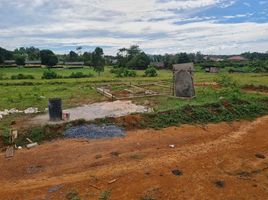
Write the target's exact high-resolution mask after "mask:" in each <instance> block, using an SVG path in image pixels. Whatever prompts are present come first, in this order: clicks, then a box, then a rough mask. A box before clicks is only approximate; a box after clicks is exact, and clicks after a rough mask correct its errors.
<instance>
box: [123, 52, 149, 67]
mask: <svg viewBox="0 0 268 200" xmlns="http://www.w3.org/2000/svg"><path fill="white" fill-rule="evenodd" d="M149 64H150V59H149V57H148V56H147V55H146V54H145V53H144V52H142V53H139V54H137V55H135V56H134V57H133V58H132V59H131V60H130V61H129V62H128V63H127V67H129V68H132V69H146V68H147V67H148V65H149Z"/></svg>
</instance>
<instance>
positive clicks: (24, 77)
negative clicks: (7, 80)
mask: <svg viewBox="0 0 268 200" xmlns="http://www.w3.org/2000/svg"><path fill="white" fill-rule="evenodd" d="M11 79H12V80H22V79H34V76H33V75H24V74H18V75H12V76H11Z"/></svg>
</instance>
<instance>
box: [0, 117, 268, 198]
mask: <svg viewBox="0 0 268 200" xmlns="http://www.w3.org/2000/svg"><path fill="white" fill-rule="evenodd" d="M169 145H175V148H172V147H170V146H169ZM255 154H257V156H256V155H255ZM264 157H265V158H264ZM172 171H173V172H172ZM108 182H110V184H109V183H108ZM0 185H1V187H0V199H3V200H4V199H5V200H9V199H22V200H32V199H34V200H37V199H40V200H41V199H46V200H48V199H67V197H70V194H71V192H72V193H74V191H76V192H77V193H78V195H79V196H80V197H81V199H84V200H85V199H86V200H87V199H99V197H100V194H101V193H103V192H104V191H110V198H109V199H112V200H113V199H120V200H121V199H122V200H131V199H133V200H140V199H144V200H145V199H147V200H152V199H156V200H158V199H164V200H169V199H170V200H178V199H179V200H181V199H197V200H202V199H213V200H217V199H224V200H227V199H228V200H240V199H241V200H242V199H243V200H246V199H254V200H255V199H260V200H265V199H268V116H265V117H262V118H259V119H257V120H255V121H253V122H248V121H244V122H234V123H231V124H227V123H220V124H216V125H215V124H210V125H206V126H192V125H184V126H181V127H179V128H178V127H170V128H166V129H163V130H137V131H130V132H127V136H126V137H125V138H115V139H109V140H89V141H85V140H59V141H54V142H51V143H46V144H43V145H40V146H38V147H36V148H34V149H30V150H26V149H24V150H19V151H16V152H15V156H14V157H13V158H12V159H10V160H7V159H5V158H4V154H3V153H1V154H0ZM107 193H108V192H107Z"/></svg>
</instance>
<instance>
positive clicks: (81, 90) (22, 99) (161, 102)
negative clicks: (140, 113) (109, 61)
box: [0, 67, 268, 146]
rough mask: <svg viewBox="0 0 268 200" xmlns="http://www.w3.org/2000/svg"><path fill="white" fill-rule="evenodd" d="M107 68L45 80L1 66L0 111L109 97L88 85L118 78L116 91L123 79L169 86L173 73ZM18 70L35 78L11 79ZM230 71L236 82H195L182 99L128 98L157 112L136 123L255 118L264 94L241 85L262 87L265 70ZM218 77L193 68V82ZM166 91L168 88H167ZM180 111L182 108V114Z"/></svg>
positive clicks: (6, 122)
mask: <svg viewBox="0 0 268 200" xmlns="http://www.w3.org/2000/svg"><path fill="white" fill-rule="evenodd" d="M110 69H111V68H110V67H106V68H105V71H104V72H103V73H101V76H98V75H97V73H95V72H94V71H93V70H92V69H91V68H85V69H54V70H55V71H56V72H57V73H58V74H59V75H62V76H68V75H70V74H71V73H72V72H83V73H84V74H87V73H91V74H93V75H94V76H93V77H91V78H78V79H70V78H62V79H51V80H43V79H41V77H42V74H43V72H44V70H45V69H24V68H21V69H17V68H9V69H3V68H1V69H0V75H1V77H2V78H3V80H0V95H1V98H0V110H4V109H11V108H16V109H20V110H22V109H26V108H28V107H37V108H39V110H40V111H43V110H44V109H45V108H47V104H48V99H49V98H54V97H59V98H62V100H63V108H68V107H74V106H78V105H83V104H90V103H93V102H100V101H108V99H107V98H105V97H104V96H103V95H100V94H99V93H97V92H96V91H95V89H93V88H92V86H94V85H95V84H102V83H104V84H111V83H116V84H117V86H113V88H114V89H115V90H118V89H119V88H121V86H120V84H121V83H122V84H125V83H130V82H131V83H135V84H142V83H148V82H158V81H164V82H166V83H170V85H171V79H172V72H171V71H168V70H161V71H159V72H158V73H159V76H157V77H154V78H149V77H144V76H143V74H144V71H137V74H138V76H137V77H135V78H117V77H115V75H114V74H112V73H110ZM19 73H21V74H24V75H33V76H34V78H35V79H33V80H31V79H29V80H11V79H10V77H11V76H12V75H17V74H19ZM228 76H230V77H231V78H232V79H233V80H235V81H236V82H237V84H238V86H235V87H232V86H228V87H227V86H226V87H221V88H215V87H212V86H206V87H204V86H197V87H196V98H193V99H188V100H185V99H184V100H183V99H178V98H174V97H167V96H155V97H144V98H137V99H132V101H133V102H135V103H138V104H142V105H145V106H149V107H151V108H153V109H154V111H155V113H154V114H153V115H149V117H146V115H145V116H144V120H145V121H146V122H142V123H143V125H142V123H141V125H140V126H142V127H156V128H158V127H159V128H161V127H166V126H169V125H176V124H179V123H200V122H201V123H206V122H218V121H230V120H235V119H247V118H251V117H257V116H260V115H263V114H266V113H267V112H268V109H267V107H268V106H267V105H268V96H265V95H263V94H261V93H260V94H258V93H246V92H241V90H240V87H241V86H244V85H255V86H265V87H266V88H267V87H268V76H267V74H230V75H228ZM220 77H221V75H220V74H209V73H204V72H196V73H195V75H194V82H195V83H204V82H206V83H207V82H215V81H216V80H217V79H219V78H220ZM118 83H119V86H118ZM153 88H154V89H155V90H161V91H163V90H165V88H157V86H153ZM166 90H170V89H169V88H166ZM222 99H224V100H222ZM225 101H226V102H228V104H230V108H229V107H226V105H225V104H226V102H225ZM215 109H216V111H215ZM185 112H187V113H185ZM214 112H217V114H216V115H215V113H214ZM158 113H159V114H158ZM183 113H185V115H184V114H183ZM20 117H21V115H20V114H14V115H9V116H7V117H5V118H4V119H2V120H0V134H1V132H3V131H6V130H7V129H8V128H9V127H10V123H11V122H12V121H13V120H16V119H17V118H20ZM42 133H43V132H42ZM53 133H54V132H53V131H52V132H51V133H46V134H48V135H49V138H50V137H51V138H54V137H56V136H55V135H54V134H53ZM51 134H52V135H53V137H52V136H51ZM59 134H61V133H59ZM26 136H27V135H26ZM57 137H58V136H57ZM0 142H1V141H0ZM0 146H1V145H0Z"/></svg>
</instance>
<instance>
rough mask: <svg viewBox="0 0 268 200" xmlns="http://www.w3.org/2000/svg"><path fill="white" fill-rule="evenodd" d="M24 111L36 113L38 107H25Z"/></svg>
mask: <svg viewBox="0 0 268 200" xmlns="http://www.w3.org/2000/svg"><path fill="white" fill-rule="evenodd" d="M24 113H25V114H34V113H38V108H33V107H30V108H27V109H26V110H24Z"/></svg>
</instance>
